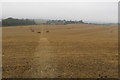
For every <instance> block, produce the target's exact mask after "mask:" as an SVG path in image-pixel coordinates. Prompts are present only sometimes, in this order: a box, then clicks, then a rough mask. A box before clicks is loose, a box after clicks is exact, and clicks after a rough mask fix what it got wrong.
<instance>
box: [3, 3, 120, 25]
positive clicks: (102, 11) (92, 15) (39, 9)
mask: <svg viewBox="0 0 120 80" xmlns="http://www.w3.org/2000/svg"><path fill="white" fill-rule="evenodd" d="M7 17H15V18H30V19H66V20H80V19H82V20H83V21H86V22H99V23H103V22H105V23H116V22H117V21H118V3H117V2H23V3H22V2H16V3H15V2H5V3H3V4H2V18H7Z"/></svg>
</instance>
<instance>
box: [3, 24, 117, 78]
mask: <svg viewBox="0 0 120 80" xmlns="http://www.w3.org/2000/svg"><path fill="white" fill-rule="evenodd" d="M47 31H48V32H47ZM38 32H40V33H39V34H38ZM2 44H3V46H2V48H3V50H2V51H3V53H2V58H3V59H2V61H3V62H2V63H3V70H2V71H3V78H98V77H108V78H117V77H118V52H117V51H118V27H117V26H109V25H92V24H70V25H35V26H17V27H4V28H3V41H2Z"/></svg>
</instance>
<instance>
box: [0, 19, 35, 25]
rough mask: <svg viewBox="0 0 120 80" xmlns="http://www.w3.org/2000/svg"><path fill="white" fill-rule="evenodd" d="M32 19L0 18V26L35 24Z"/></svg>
mask: <svg viewBox="0 0 120 80" xmlns="http://www.w3.org/2000/svg"><path fill="white" fill-rule="evenodd" d="M35 24H36V23H35V22H34V20H31V19H15V18H7V19H3V20H2V26H18V25H35Z"/></svg>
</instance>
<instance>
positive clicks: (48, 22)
mask: <svg viewBox="0 0 120 80" xmlns="http://www.w3.org/2000/svg"><path fill="white" fill-rule="evenodd" d="M82 23H84V22H83V21H82V20H80V21H71V20H70V21H67V20H48V21H47V22H46V24H54V25H59V24H60V25H61V24H64V25H65V24H82Z"/></svg>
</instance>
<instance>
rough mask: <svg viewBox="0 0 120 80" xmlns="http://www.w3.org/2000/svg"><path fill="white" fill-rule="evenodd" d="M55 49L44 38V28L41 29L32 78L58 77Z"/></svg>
mask: <svg viewBox="0 0 120 80" xmlns="http://www.w3.org/2000/svg"><path fill="white" fill-rule="evenodd" d="M53 58H54V54H53V48H52V46H51V45H50V42H49V41H48V39H47V38H45V37H44V28H43V27H42V29H41V34H40V40H39V45H38V46H37V47H36V50H35V53H34V59H33V65H32V68H31V73H32V75H31V77H32V78H54V77H56V75H57V72H56V70H55V66H56V65H55V64H54V62H53V61H54V60H53Z"/></svg>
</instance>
